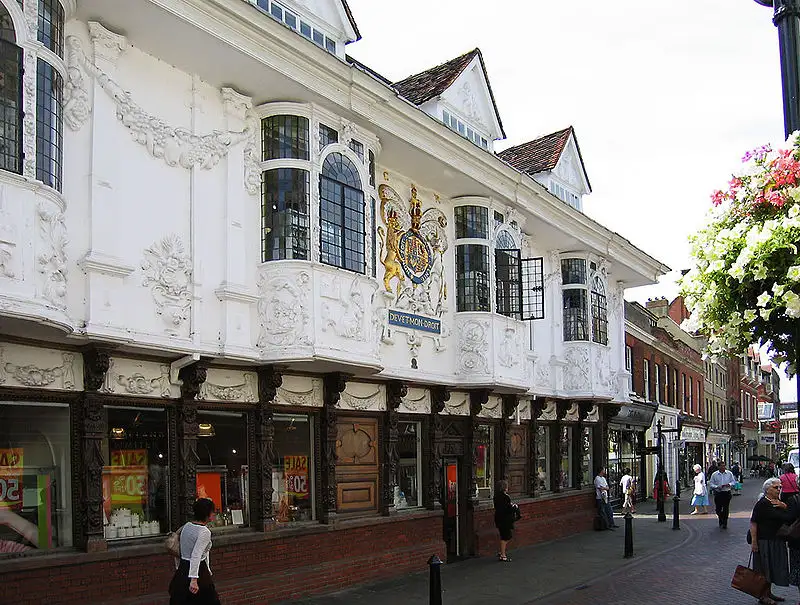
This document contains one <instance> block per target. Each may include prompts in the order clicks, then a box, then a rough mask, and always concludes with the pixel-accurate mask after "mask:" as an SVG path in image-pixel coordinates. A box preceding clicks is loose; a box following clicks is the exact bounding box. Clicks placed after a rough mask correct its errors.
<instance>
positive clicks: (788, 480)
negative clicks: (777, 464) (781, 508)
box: [780, 462, 800, 504]
mask: <svg viewBox="0 0 800 605" xmlns="http://www.w3.org/2000/svg"><path fill="white" fill-rule="evenodd" d="M781 470H782V473H781V477H780V479H781V500H783V501H784V502H786V504H791V503H792V502H793V501H794V500H795V499H796V498H797V497H798V495H800V488H798V487H797V474H796V473H795V472H794V464H792V463H791V462H787V463H786V464H784V465H783V467H782V468H781ZM798 504H800V502H798Z"/></svg>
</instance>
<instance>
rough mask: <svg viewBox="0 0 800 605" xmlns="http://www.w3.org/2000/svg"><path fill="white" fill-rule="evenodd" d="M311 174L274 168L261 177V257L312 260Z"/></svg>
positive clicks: (263, 259)
mask: <svg viewBox="0 0 800 605" xmlns="http://www.w3.org/2000/svg"><path fill="white" fill-rule="evenodd" d="M308 195H309V175H308V171H307V170H301V169H299V168H274V169H272V170H266V171H264V172H263V173H262V178H261V260H262V261H263V262H266V261H270V260H282V259H298V260H308Z"/></svg>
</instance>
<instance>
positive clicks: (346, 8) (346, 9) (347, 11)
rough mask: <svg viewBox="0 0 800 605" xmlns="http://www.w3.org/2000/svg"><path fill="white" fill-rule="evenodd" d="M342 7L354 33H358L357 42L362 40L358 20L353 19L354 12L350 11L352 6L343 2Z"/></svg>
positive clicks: (345, 1)
mask: <svg viewBox="0 0 800 605" xmlns="http://www.w3.org/2000/svg"><path fill="white" fill-rule="evenodd" d="M342 7H343V8H344V12H345V14H346V15H347V20H348V21H350V25H351V26H352V27H353V31H354V32H355V33H356V39H355V42H358V41H359V40H361V32H360V31H358V25H356V20H355V19H354V18H353V11H351V10H350V6H349V5H348V4H347V0H342Z"/></svg>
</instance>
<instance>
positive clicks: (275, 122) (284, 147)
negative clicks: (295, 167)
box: [261, 116, 308, 160]
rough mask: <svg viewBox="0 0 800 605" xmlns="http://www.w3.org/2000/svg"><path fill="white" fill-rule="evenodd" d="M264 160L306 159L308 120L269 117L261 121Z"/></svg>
mask: <svg viewBox="0 0 800 605" xmlns="http://www.w3.org/2000/svg"><path fill="white" fill-rule="evenodd" d="M261 138H262V146H263V153H264V160H278V159H283V158H291V159H296V160H307V159H308V118H304V117H302V116H270V117H268V118H264V119H263V120H261Z"/></svg>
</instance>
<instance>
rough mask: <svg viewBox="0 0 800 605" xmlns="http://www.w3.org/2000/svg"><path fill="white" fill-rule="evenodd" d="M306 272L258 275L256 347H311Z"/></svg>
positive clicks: (308, 284)
mask: <svg viewBox="0 0 800 605" xmlns="http://www.w3.org/2000/svg"><path fill="white" fill-rule="evenodd" d="M310 284H311V276H310V275H309V273H308V272H307V271H300V272H299V273H297V274H288V275H286V276H284V275H281V274H278V275H277V276H275V277H271V276H269V275H268V274H264V273H262V274H261V275H259V283H258V290H259V301H258V315H259V320H260V323H261V333H260V335H259V337H258V344H257V346H258V347H260V348H264V347H268V346H270V345H271V346H283V347H286V346H310V345H311V337H310V336H309V333H308V332H309V324H310V321H311V315H310V310H309V290H310Z"/></svg>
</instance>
